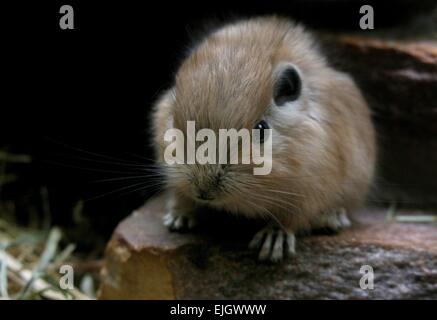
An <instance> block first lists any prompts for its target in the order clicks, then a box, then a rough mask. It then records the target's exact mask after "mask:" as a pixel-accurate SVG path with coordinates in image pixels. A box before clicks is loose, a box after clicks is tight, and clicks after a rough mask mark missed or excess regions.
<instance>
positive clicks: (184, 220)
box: [163, 210, 197, 231]
mask: <svg viewBox="0 0 437 320" xmlns="http://www.w3.org/2000/svg"><path fill="white" fill-rule="evenodd" d="M163 222H164V225H165V226H166V227H167V228H169V230H170V231H189V230H192V229H194V228H195V227H196V225H197V220H196V217H195V215H194V213H192V212H182V211H174V210H172V211H170V212H168V213H167V214H166V215H165V216H164V217H163Z"/></svg>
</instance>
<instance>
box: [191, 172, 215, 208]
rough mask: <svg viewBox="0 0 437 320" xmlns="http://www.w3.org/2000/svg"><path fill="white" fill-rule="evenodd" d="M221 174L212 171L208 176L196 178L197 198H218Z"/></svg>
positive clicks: (209, 199) (207, 199)
mask: <svg viewBox="0 0 437 320" xmlns="http://www.w3.org/2000/svg"><path fill="white" fill-rule="evenodd" d="M221 178H222V175H221V174H214V173H210V174H209V175H207V176H202V177H199V178H198V179H196V180H195V183H194V185H195V194H196V198H197V199H199V200H203V201H211V200H214V199H216V198H217V196H218V193H219V187H220V184H221V180H222V179H221Z"/></svg>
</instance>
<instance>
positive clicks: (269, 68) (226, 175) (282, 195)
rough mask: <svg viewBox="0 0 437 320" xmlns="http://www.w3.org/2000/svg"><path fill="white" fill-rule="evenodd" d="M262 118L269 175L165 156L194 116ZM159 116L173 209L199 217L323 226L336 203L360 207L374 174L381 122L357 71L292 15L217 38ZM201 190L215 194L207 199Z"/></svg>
mask: <svg viewBox="0 0 437 320" xmlns="http://www.w3.org/2000/svg"><path fill="white" fill-rule="evenodd" d="M288 63H291V64H293V65H294V66H295V67H296V69H297V70H298V72H299V74H300V77H301V79H302V92H301V95H300V97H299V98H298V99H297V100H296V101H293V102H290V103H287V104H286V105H285V106H281V107H278V106H276V105H275V104H274V102H273V99H272V93H273V86H274V83H275V80H276V76H277V73H278V72H280V70H281V68H282V67H283V66H284V65H286V64H288ZM261 119H263V120H265V121H267V123H268V124H269V125H270V127H271V128H272V130H273V142H272V143H273V145H272V149H273V166H272V172H271V173H270V174H269V175H266V176H255V175H253V173H252V165H227V166H220V165H173V166H169V165H167V164H165V163H164V162H163V153H164V149H165V147H166V143H165V142H164V139H163V135H164V133H165V130H166V129H168V128H171V127H175V128H179V129H181V130H183V131H185V126H186V122H187V121H188V120H194V121H196V129H197V130H199V129H201V128H211V129H213V130H217V131H218V129H220V128H235V129H237V130H238V129H241V128H248V129H252V128H253V127H254V125H255V124H256V123H257V122H258V121H259V120H261ZM153 123H154V132H155V135H154V139H155V145H156V147H157V154H158V162H159V163H161V164H162V167H163V170H164V172H165V174H166V176H167V181H168V183H167V184H168V188H169V190H171V192H172V199H171V201H170V203H171V205H170V208H169V211H170V213H171V214H172V215H173V216H178V215H183V216H185V217H189V218H191V217H192V213H193V211H194V209H195V207H196V205H198V204H202V205H208V206H212V207H215V208H218V209H224V210H226V211H229V212H233V213H236V214H243V215H246V216H250V217H254V216H264V217H268V218H270V219H272V220H274V221H276V222H277V223H278V224H279V225H280V226H281V228H282V229H284V230H286V231H287V232H289V233H291V232H296V231H298V230H300V229H302V228H310V227H312V226H314V225H319V224H320V221H322V220H323V215H325V214H327V213H329V212H332V210H337V209H339V208H345V209H346V210H347V211H348V212H350V211H352V210H354V209H355V208H357V206H359V205H360V204H361V203H362V201H363V199H364V198H365V195H366V192H367V190H368V187H369V184H370V183H371V180H372V177H373V174H374V163H375V153H376V150H375V141H374V139H375V138H374V129H373V126H372V123H371V119H370V113H369V110H368V107H367V105H366V103H365V101H364V99H363V97H362V95H361V93H360V91H359V90H358V89H357V87H356V85H355V84H354V82H353V81H352V80H351V78H350V77H349V76H348V75H346V74H344V73H341V72H338V71H335V70H333V69H332V68H330V67H329V66H328V64H327V63H326V62H325V59H324V58H323V56H322V55H321V54H320V53H319V51H318V49H317V46H316V45H315V42H314V40H313V38H312V37H311V35H309V34H308V33H307V32H306V31H305V30H304V29H303V28H302V27H301V26H299V25H296V24H294V23H292V22H290V21H289V20H286V19H281V18H277V17H268V18H255V19H250V20H246V21H241V22H237V23H234V24H231V25H227V26H225V27H223V28H222V29H219V30H217V31H216V32H214V33H212V34H211V35H209V36H208V37H207V38H206V39H205V40H204V41H203V42H201V43H200V44H199V45H198V46H197V47H195V48H194V49H193V51H192V52H191V54H190V55H189V56H188V57H187V58H186V60H185V61H184V62H183V63H182V65H181V66H180V68H179V70H178V71H177V74H176V79H175V84H174V87H172V88H171V89H169V90H168V91H167V92H166V93H165V94H164V95H163V96H162V97H161V99H159V101H158V102H157V103H156V105H155V113H154V122H153ZM216 176H220V180H219V182H218V183H217V181H218V180H217V179H216ZM199 188H200V189H205V188H206V189H207V190H209V191H210V192H211V194H212V195H213V197H214V200H211V201H202V200H199V199H198V198H197V197H196V196H197V194H198V190H199Z"/></svg>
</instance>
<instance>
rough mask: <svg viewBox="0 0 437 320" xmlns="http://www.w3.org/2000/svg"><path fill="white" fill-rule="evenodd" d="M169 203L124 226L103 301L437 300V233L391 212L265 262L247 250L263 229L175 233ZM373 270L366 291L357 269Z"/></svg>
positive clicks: (229, 223) (113, 245) (315, 237)
mask: <svg viewBox="0 0 437 320" xmlns="http://www.w3.org/2000/svg"><path fill="white" fill-rule="evenodd" d="M163 205H164V199H163V197H162V196H161V197H158V198H155V199H154V200H151V201H149V203H148V204H146V205H145V206H144V207H143V208H141V209H139V210H138V211H135V212H134V213H133V214H132V215H131V216H130V217H128V218H127V219H125V220H124V221H123V222H122V223H121V224H120V225H119V226H118V228H117V230H116V231H115V233H114V235H113V237H112V239H111V241H110V243H109V244H108V248H107V252H106V266H105V268H104V270H103V284H102V286H101V288H100V298H101V299H343V298H348V299H367V298H374V299H411V298H434V299H436V298H437V226H436V225H435V224H429V223H428V224H417V223H394V222H391V223H388V222H386V221H385V219H386V211H385V210H371V209H366V210H363V211H361V212H359V213H357V214H356V216H355V219H354V220H355V222H354V226H353V227H352V228H350V229H348V230H345V231H343V232H342V233H340V234H337V235H332V234H331V235H329V234H320V233H319V234H312V235H302V236H300V237H298V239H297V248H296V251H297V254H296V256H295V257H291V258H289V259H287V260H285V261H283V262H282V263H280V264H276V265H275V264H270V263H261V262H258V261H257V260H256V253H255V252H253V251H250V250H249V249H247V243H248V241H249V240H250V237H251V235H252V233H253V232H254V231H256V230H257V228H258V227H259V224H258V222H253V221H247V220H243V219H237V218H234V217H231V216H228V215H225V214H220V213H215V212H208V211H205V212H201V223H202V227H199V229H198V230H197V232H193V233H189V234H180V233H171V232H169V231H168V230H167V229H166V228H165V227H164V226H163V224H162V222H161V219H162V215H163V214H164V210H163ZM363 265H368V266H371V267H372V268H373V271H374V289H373V290H369V289H368V290H363V289H361V288H360V285H359V282H360V279H361V277H362V276H363V274H361V273H360V268H361V267H362V266H363Z"/></svg>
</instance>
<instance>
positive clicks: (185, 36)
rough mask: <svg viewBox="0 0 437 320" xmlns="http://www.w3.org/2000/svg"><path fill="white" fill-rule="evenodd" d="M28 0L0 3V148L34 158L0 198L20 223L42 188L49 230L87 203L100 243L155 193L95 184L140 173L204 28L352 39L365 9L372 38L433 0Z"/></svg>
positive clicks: (66, 222) (121, 184) (121, 185)
mask: <svg viewBox="0 0 437 320" xmlns="http://www.w3.org/2000/svg"><path fill="white" fill-rule="evenodd" d="M34 2H35V1H28V2H23V1H20V2H17V3H16V4H14V5H11V4H3V3H2V4H1V20H2V31H1V33H2V45H1V51H2V53H3V58H2V60H3V63H2V78H3V81H2V82H3V84H2V90H1V91H2V95H1V107H0V108H1V109H0V110H1V111H0V120H1V122H0V148H3V149H5V150H7V151H8V152H11V153H19V154H21V153H23V154H30V155H31V156H32V159H33V162H32V164H31V165H30V166H24V165H11V166H13V169H14V170H17V172H19V174H20V180H19V182H18V183H16V184H14V185H13V186H10V187H8V188H4V190H2V191H3V192H2V197H4V198H11V199H15V203H16V206H17V213H16V214H17V216H18V217H21V219H23V221H25V220H26V210H27V209H26V208H27V206H28V204H29V203H31V202H32V201H35V197H36V196H35V194H37V190H39V188H40V186H47V189H48V194H49V197H50V206H51V211H52V214H53V223H55V224H63V225H65V226H68V225H69V224H70V223H72V209H73V207H74V205H75V204H76V203H77V201H78V200H79V199H85V200H87V201H85V207H84V212H85V213H86V214H87V215H88V216H89V217H90V219H91V221H92V230H93V231H96V232H99V233H103V234H104V235H105V236H107V235H109V234H110V232H111V230H112V229H113V228H114V226H115V225H116V223H117V222H118V221H119V220H120V219H121V218H122V217H123V216H125V215H127V214H129V212H130V211H131V210H132V209H134V208H136V207H138V206H139V205H141V203H142V202H144V200H145V199H147V197H149V196H150V195H151V194H152V193H153V192H155V191H156V190H155V189H154V188H150V189H148V190H142V191H140V192H133V193H129V194H127V193H128V192H129V191H133V190H134V189H135V188H134V187H132V188H129V183H127V182H126V181H107V182H100V183H96V182H95V181H96V180H101V179H112V178H116V177H123V176H125V175H126V174H129V175H131V174H133V173H134V172H136V171H137V169H138V168H137V169H135V168H134V167H132V166H130V165H129V164H128V163H127V162H129V163H133V162H135V163H142V164H143V163H144V164H147V163H149V162H150V161H149V160H147V159H143V158H142V157H145V158H153V154H152V150H151V148H150V145H149V141H148V138H149V127H150V125H149V121H148V111H149V110H150V106H151V105H152V102H153V101H154V100H155V99H156V97H157V95H158V94H159V93H160V92H161V91H162V89H164V88H167V87H168V86H170V84H171V81H172V76H173V74H174V72H175V70H176V68H177V65H178V63H179V62H180V60H181V59H182V57H183V53H184V52H185V50H186V48H187V47H188V46H189V44H190V43H192V41H194V40H195V39H198V36H199V34H201V32H199V30H204V29H205V28H204V26H209V25H211V24H212V25H214V24H220V23H222V22H224V21H228V20H230V19H235V18H239V17H248V16H254V15H259V14H271V13H276V14H281V15H284V16H289V17H292V18H294V19H296V20H298V21H301V22H303V23H305V24H306V25H308V26H310V27H311V28H315V29H323V30H333V31H345V30H348V31H357V32H359V31H360V30H359V25H358V21H359V18H360V16H361V15H360V14H359V8H360V6H361V5H362V4H372V5H373V7H374V10H375V27H376V28H377V29H380V28H385V27H390V26H393V25H397V24H402V23H405V21H407V20H408V19H409V18H410V16H411V15H413V14H414V13H416V12H418V11H426V10H428V9H429V8H430V3H431V2H433V1H406V0H403V1H391V2H387V1H376V2H372V1H303V0H299V1H291V0H288V1H261V0H252V1H198V2H194V1H174V2H169V1H116V2H108V1H62V2H60V1H40V3H37V4H35V3H34ZM46 2H47V3H46ZM63 4H69V5H72V6H73V8H74V15H75V16H74V17H75V21H74V23H75V30H61V29H60V28H59V19H60V17H61V14H60V13H59V8H60V7H61V5H63ZM431 7H432V6H431ZM211 22H213V23H211ZM366 32H371V31H366ZM79 149H80V150H79ZM102 155H104V156H102ZM108 157H113V158H108ZM115 158H116V159H115ZM125 161H126V162H125ZM14 166H15V167H14ZM120 188H125V189H123V190H119V189H120ZM117 190H119V191H117ZM107 193H109V194H107ZM105 194H106V195H105Z"/></svg>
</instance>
